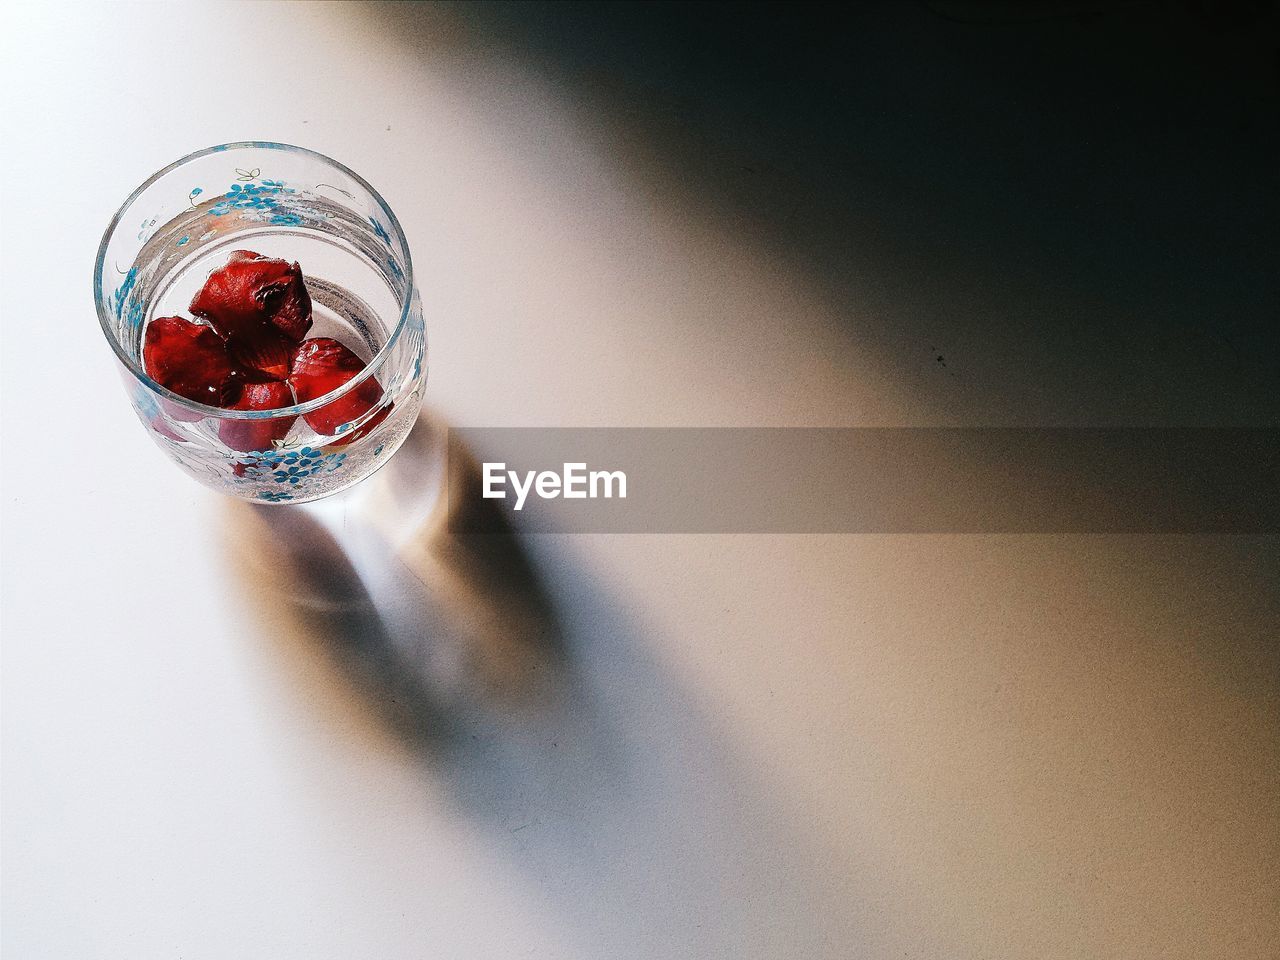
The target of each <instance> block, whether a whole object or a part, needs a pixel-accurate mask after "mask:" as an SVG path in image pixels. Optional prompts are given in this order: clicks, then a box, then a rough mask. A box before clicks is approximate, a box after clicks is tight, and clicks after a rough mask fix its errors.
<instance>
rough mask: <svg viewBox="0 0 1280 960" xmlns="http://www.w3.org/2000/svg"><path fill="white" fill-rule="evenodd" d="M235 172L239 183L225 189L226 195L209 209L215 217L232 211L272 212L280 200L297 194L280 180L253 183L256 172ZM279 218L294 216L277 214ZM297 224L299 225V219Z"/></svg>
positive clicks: (291, 224)
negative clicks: (238, 175) (237, 174)
mask: <svg viewBox="0 0 1280 960" xmlns="http://www.w3.org/2000/svg"><path fill="white" fill-rule="evenodd" d="M236 172H237V173H239V174H240V175H241V176H240V178H239V180H240V182H237V183H233V184H231V185H230V186H229V187H227V192H226V195H225V196H223V198H222V199H221V200H219V201H218V202H217V203H215V204H214V205H213V206H212V207H210V208H209V212H210V213H211V214H213V215H214V216H215V217H221V216H224V215H225V214H228V213H230V212H231V211H232V210H264V211H265V210H271V211H274V210H276V209H277V208H278V207H279V206H280V200H281V198H282V197H283V196H285V195H287V194H292V193H297V192H298V191H296V190H293V189H291V188H290V187H286V186H285V185H284V183H283V182H281V181H280V180H262V181H261V182H259V183H254V182H253V181H254V180H255V179H256V178H257V176H258V171H257V170H247V171H241V170H237V171H236ZM279 216H284V217H291V216H296V215H295V214H279ZM272 222H274V220H273V221H272ZM297 222H298V223H301V222H302V220H301V218H299V219H298V221H297ZM289 225H290V226H293V225H295V224H293V223H292V222H290V224H289Z"/></svg>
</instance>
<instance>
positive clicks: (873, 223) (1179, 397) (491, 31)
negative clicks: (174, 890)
mask: <svg viewBox="0 0 1280 960" xmlns="http://www.w3.org/2000/svg"><path fill="white" fill-rule="evenodd" d="M369 10H370V16H372V17H373V19H374V21H375V22H377V23H381V24H383V25H384V26H385V28H386V30H387V33H388V36H389V38H393V42H399V43H403V44H407V45H410V46H416V47H418V48H420V49H422V50H423V51H424V52H423V56H430V53H429V52H428V47H429V44H430V43H431V42H432V39H433V38H435V39H438V35H439V24H438V23H437V22H436V21H437V20H438V19H439V17H438V15H437V14H436V13H433V14H431V15H430V16H428V15H427V14H426V13H425V11H424V10H423V8H420V7H416V6H414V5H402V4H376V5H374V6H372V7H370V8H369ZM449 10H450V14H451V15H452V17H454V18H456V20H457V21H459V22H461V23H462V24H464V25H465V27H466V30H465V31H463V33H464V34H466V35H467V37H468V38H469V39H468V40H467V41H466V42H469V43H471V44H473V45H474V46H476V47H477V48H479V49H480V50H481V51H482V52H487V53H490V54H491V55H493V56H496V57H508V56H509V57H517V58H521V59H524V60H527V61H528V62H530V63H532V64H534V65H535V66H536V67H537V68H538V69H539V70H540V71H542V72H543V74H544V75H545V76H546V77H547V78H549V80H550V81H551V82H552V83H553V84H554V86H555V89H556V90H557V92H558V93H559V95H560V96H561V97H562V100H563V104H564V105H565V106H566V107H568V108H569V109H571V110H573V111H576V112H577V113H578V115H579V116H580V117H581V118H582V121H583V123H584V126H588V127H590V128H591V129H592V130H599V131H600V134H599V135H600V136H601V137H603V138H604V141H605V143H606V145H607V147H608V151H609V154H610V156H611V157H613V158H615V159H616V161H617V162H618V164H619V165H620V166H621V167H622V168H623V169H624V170H625V171H626V172H627V173H629V174H630V175H631V177H632V179H633V182H634V183H635V185H636V189H637V190H640V191H645V192H647V193H649V194H650V195H652V196H653V197H654V198H655V199H656V200H660V201H663V202H665V203H667V204H668V205H669V206H670V208H671V209H673V210H676V211H680V212H681V215H684V216H688V217H690V218H692V219H696V220H699V221H701V222H705V223H708V224H710V225H711V226H712V227H714V228H716V229H718V230H719V231H721V232H722V233H723V234H724V235H727V236H732V237H735V238H741V239H743V240H744V241H746V242H750V243H753V244H758V245H759V246H760V248H761V249H763V250H764V251H765V252H766V254H767V256H768V257H770V258H771V259H772V260H774V261H776V262H779V263H784V264H786V265H787V266H788V267H789V268H790V269H791V270H793V271H794V272H795V273H796V274H798V275H801V276H804V277H805V278H807V279H809V280H810V281H811V282H813V283H814V284H815V285H816V286H817V288H818V289H819V290H821V291H823V292H824V294H825V296H826V298H827V300H828V302H829V304H830V308H831V310H832V312H833V313H835V314H836V315H837V316H840V317H842V318H843V320H844V324H845V327H846V329H847V331H848V336H849V340H848V343H849V348H850V350H860V351H863V352H866V351H868V350H874V351H876V352H877V353H879V354H880V355H881V356H882V357H883V358H884V359H885V361H886V362H888V363H890V364H893V365H895V367H894V368H895V369H896V370H897V372H898V373H899V374H900V375H903V376H910V377H912V378H915V377H919V376H920V375H921V374H920V371H921V368H922V366H924V367H928V368H929V369H930V370H931V371H932V372H933V373H934V374H936V375H937V377H938V378H939V382H938V383H937V384H934V385H933V387H932V390H933V392H932V393H931V394H929V396H928V400H927V401H922V402H931V403H933V404H935V405H936V410H933V411H925V412H935V413H942V414H943V415H945V413H946V411H948V410H954V409H959V410H960V411H962V413H968V414H971V415H972V422H984V420H985V422H991V423H999V422H1013V421H1017V420H1021V421H1022V422H1027V423H1038V424H1044V423H1053V422H1057V423H1071V422H1079V423H1091V424H1098V425H1100V424H1142V423H1169V424H1186V425H1190V424H1198V423H1204V424H1217V425H1231V424H1241V425H1257V424H1262V423H1274V422H1276V420H1277V416H1278V415H1280V389H1277V388H1278V387H1280V374H1278V373H1277V371H1278V370H1280V365H1278V364H1277V363H1276V357H1277V356H1280V332H1278V331H1280V325H1277V324H1276V323H1275V322H1274V313H1275V307H1276V304H1277V303H1278V302H1280V282H1278V281H1277V271H1276V270H1275V269H1274V266H1275V263H1276V262H1278V260H1280V258H1278V257H1277V253H1280V243H1278V239H1277V231H1276V226H1275V225H1276V223H1277V222H1278V220H1280V191H1277V190H1276V184H1275V177H1274V170H1275V169H1277V168H1280V149H1278V147H1280V110H1277V105H1278V104H1280V51H1278V49H1277V40H1276V37H1277V26H1278V25H1280V20H1278V18H1277V12H1276V11H1277V8H1276V5H1275V4H1274V3H1260V2H1237V3H1225V4H1203V3H1190V2H1188V3H1121V2H1116V3H1098V2H1052V3H1049V2H1045V3H1021V4H1020V3H1007V2H980V0H971V2H961V0H956V2H946V0H935V2H919V3H908V2H897V3H880V4H842V5H839V6H835V5H806V4H723V3H699V4H649V3H640V4H634V3H620V4H541V3H498V4H460V5H455V6H451V7H450V8H449ZM943 377H947V378H948V379H946V380H941V379H940V378H943Z"/></svg>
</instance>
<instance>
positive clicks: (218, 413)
mask: <svg viewBox="0 0 1280 960" xmlns="http://www.w3.org/2000/svg"><path fill="white" fill-rule="evenodd" d="M241 149H260V150H283V151H287V152H290V153H299V154H303V155H305V156H308V157H313V158H315V159H316V160H320V161H322V162H324V163H327V164H330V165H331V166H332V167H334V168H335V169H337V170H339V171H340V172H342V173H344V174H346V175H347V176H349V177H351V179H353V180H355V181H356V183H358V184H360V186H361V187H363V188H364V189H365V190H367V191H368V192H369V195H370V196H371V197H373V199H374V200H375V201H376V202H377V204H378V206H379V207H380V208H381V209H382V212H383V213H384V214H386V217H387V221H388V229H389V230H390V231H391V235H392V237H394V238H395V239H397V240H398V241H399V242H400V246H401V248H402V249H403V250H404V295H403V297H402V298H401V304H400V319H399V320H398V321H397V322H396V326H395V329H394V330H392V331H391V335H390V336H389V337H387V342H386V343H384V344H383V345H382V348H381V349H380V350H379V351H378V352H377V353H375V354H374V355H373V357H372V358H371V359H370V360H369V362H368V363H367V364H365V367H364V369H363V370H361V371H360V372H359V373H358V374H356V375H355V376H354V377H352V378H351V379H350V380H348V381H347V382H346V383H344V384H343V385H342V386H340V387H338V388H337V389H336V390H331V391H329V392H328V393H326V394H323V395H322V396H319V397H316V398H315V399H313V400H308V401H307V402H306V403H295V404H293V405H292V406H289V407H278V408H276V409H274V410H228V409H227V408H225V407H214V406H210V405H208V404H205V403H200V402H199V401H196V400H189V399H187V398H186V397H184V396H182V395H181V394H178V393H174V392H173V391H172V390H170V389H169V388H168V387H165V386H162V385H161V384H160V383H158V382H156V381H155V380H153V379H152V378H151V377H150V376H148V375H147V371H146V370H144V369H143V367H142V364H141V363H140V362H139V361H138V360H135V359H134V358H133V357H131V356H129V354H128V353H127V352H126V351H125V349H124V347H123V346H121V344H120V341H119V339H118V338H117V337H116V335H115V332H114V331H113V329H112V323H111V316H112V314H111V311H110V310H109V309H108V308H107V303H106V298H105V296H104V291H103V289H102V276H103V268H104V267H105V265H106V259H107V246H108V244H110V242H111V238H112V237H113V236H114V235H115V233H116V229H117V228H118V227H119V226H120V222H121V220H122V219H123V218H124V215H125V211H127V210H128V209H129V208H130V207H131V206H132V205H133V203H134V201H135V200H137V199H138V198H139V197H140V196H142V194H143V193H144V192H146V190H147V189H148V188H149V187H151V186H152V185H154V184H155V183H156V182H157V181H158V180H159V179H160V178H161V177H163V176H164V175H165V174H168V173H170V172H172V171H174V170H176V169H177V168H178V167H181V166H182V165H183V164H186V163H189V162H191V161H192V160H199V159H200V158H202V157H207V156H209V155H210V154H214V153H225V152H227V151H229V150H241ZM413 292H414V286H413V258H412V255H411V254H410V252H409V241H408V239H407V238H406V237H405V235H404V229H403V228H402V227H401V226H400V221H399V219H398V218H397V217H396V215H395V212H394V211H393V210H392V209H391V207H390V206H389V205H388V204H387V201H386V200H384V199H383V198H382V194H380V193H379V192H378V191H377V190H375V189H374V188H373V185H372V184H370V183H369V181H368V180H366V179H365V178H364V177H362V176H360V174H358V173H356V172H355V171H354V170H352V169H351V168H350V167H348V166H347V165H346V164H344V163H340V162H339V161H337V160H334V159H333V158H332V157H329V156H325V155H324V154H323V153H320V152H319V151H317V150H309V149H308V148H306V147H299V146H295V145H294V144H291V143H276V142H275V141H272V140H237V141H234V142H232V143H220V144H217V145H215V146H212V147H205V148H204V149H203V150H196V151H194V152H192V153H188V154H187V155H186V156H184V157H179V158H178V159H177V160H174V161H173V162H172V163H170V164H167V165H165V166H164V167H161V168H160V169H159V170H157V171H156V172H155V173H153V174H152V175H151V176H149V177H147V179H146V180H144V181H143V182H142V183H141V184H140V185H139V186H138V187H137V188H136V189H134V191H133V192H132V193H130V194H129V196H128V197H127V198H126V199H125V201H124V203H122V204H121V205H120V208H119V209H118V210H116V212H115V214H114V215H113V216H112V217H111V220H110V222H109V223H108V224H107V229H106V230H105V231H104V232H103V234H102V242H101V243H99V245H98V256H97V258H96V259H95V260H94V266H93V301H94V306H95V307H96V308H97V311H98V325H99V326H100V327H101V328H102V333H103V335H104V336H105V337H106V338H107V342H108V343H110V344H111V349H112V350H114V351H115V355H116V358H117V359H118V360H119V361H120V362H121V363H122V364H123V365H124V367H125V369H126V370H128V371H129V372H130V373H131V374H133V376H134V377H136V378H137V379H138V380H139V381H141V382H142V384H143V386H145V387H147V388H148V389H149V390H151V391H152V392H153V393H156V394H159V395H160V396H161V397H163V398H164V399H165V400H167V401H169V402H171V403H176V404H179V405H180V406H182V407H185V408H187V409H188V410H192V411H195V412H197V413H200V414H201V415H202V416H204V417H218V418H220V419H224V420H271V419H276V418H280V417H298V416H302V415H303V414H307V413H311V412H312V411H315V410H319V409H320V408H321V407H323V406H326V405H327V404H329V403H332V402H333V401H334V400H337V399H338V398H339V397H342V396H344V395H346V394H347V393H348V392H350V391H351V390H354V389H355V388H356V387H358V386H359V385H360V384H362V383H364V381H365V380H367V379H369V378H370V377H372V376H373V375H374V373H375V372H376V371H377V370H378V368H379V367H381V366H382V364H383V362H384V361H385V360H386V358H387V356H388V355H389V354H390V353H391V350H392V348H393V347H394V346H395V345H396V342H397V341H398V340H399V339H400V334H401V333H402V332H403V330H404V328H405V326H406V325H407V324H408V321H409V313H410V311H411V309H412V307H413Z"/></svg>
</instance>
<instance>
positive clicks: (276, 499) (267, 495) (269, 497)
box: [258, 490, 293, 503]
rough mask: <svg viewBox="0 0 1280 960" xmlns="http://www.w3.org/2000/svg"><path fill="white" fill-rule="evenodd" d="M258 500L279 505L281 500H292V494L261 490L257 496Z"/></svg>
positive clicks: (281, 491)
mask: <svg viewBox="0 0 1280 960" xmlns="http://www.w3.org/2000/svg"><path fill="white" fill-rule="evenodd" d="M258 499H259V500H265V501H267V503H280V502H281V501H282V500H292V499H293V494H292V493H286V492H285V491H283V490H263V491H262V492H261V493H260V494H258Z"/></svg>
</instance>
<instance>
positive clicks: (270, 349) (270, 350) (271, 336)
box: [227, 325, 298, 380]
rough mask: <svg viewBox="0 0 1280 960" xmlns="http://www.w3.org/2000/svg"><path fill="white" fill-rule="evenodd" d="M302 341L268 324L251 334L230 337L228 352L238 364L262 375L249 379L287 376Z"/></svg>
mask: <svg viewBox="0 0 1280 960" xmlns="http://www.w3.org/2000/svg"><path fill="white" fill-rule="evenodd" d="M297 349H298V344H297V342H296V341H294V340H290V339H289V338H288V337H286V336H285V335H284V334H282V333H281V332H280V331H279V330H277V329H276V328H275V327H272V326H269V325H264V326H262V327H259V328H257V330H256V331H255V333H254V335H253V336H252V337H249V338H244V337H238V338H232V339H230V340H228V341H227V352H228V353H229V354H230V356H231V359H232V361H233V362H234V363H235V365H236V366H237V367H239V368H240V369H242V370H246V371H257V372H258V373H260V374H262V376H261V377H256V376H252V375H250V376H249V379H253V380H258V379H263V378H265V379H267V380H283V379H285V378H286V377H287V376H289V363H290V361H291V360H292V359H293V352H294V351H295V350H297Z"/></svg>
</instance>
